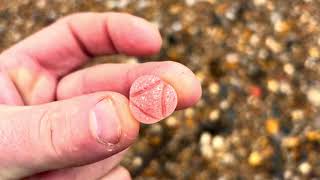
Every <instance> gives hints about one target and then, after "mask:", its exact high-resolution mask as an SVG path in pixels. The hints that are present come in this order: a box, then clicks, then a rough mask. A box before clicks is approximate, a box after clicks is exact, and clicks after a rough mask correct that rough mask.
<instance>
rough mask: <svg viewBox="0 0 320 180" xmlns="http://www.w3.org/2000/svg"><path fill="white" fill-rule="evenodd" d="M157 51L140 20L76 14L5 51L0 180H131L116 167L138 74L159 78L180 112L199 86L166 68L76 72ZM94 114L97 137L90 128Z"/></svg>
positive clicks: (175, 67)
mask: <svg viewBox="0 0 320 180" xmlns="http://www.w3.org/2000/svg"><path fill="white" fill-rule="evenodd" d="M160 46H161V37H160V34H159V32H158V30H157V29H156V28H154V27H153V26H152V25H151V24H150V23H148V22H146V21H145V20H143V19H141V18H138V17H134V16H131V15H128V14H121V13H81V14H75V15H70V16H68V17H65V18H63V19H61V20H59V21H57V22H56V23H54V24H52V25H50V26H49V27H47V28H45V29H43V30H41V31H39V32H37V33H36V34H34V35H32V36H30V37H29V38H27V39H25V40H23V41H21V42H20V43H18V44H16V45H14V46H13V47H11V48H9V49H8V50H6V51H4V52H3V53H2V54H1V55H0V91H1V93H0V103H1V104H2V105H0V118H1V119H0V179H20V178H27V177H28V178H30V179H32V178H36V179H38V178H46V179H98V178H105V179H130V175H129V173H128V172H127V170H126V169H124V168H123V167H119V166H118V163H119V161H120V160H121V158H122V156H123V152H124V150H125V149H127V148H128V147H129V146H130V145H131V144H132V143H133V142H134V140H135V138H136V137H137V134H138V131H139V122H138V121H137V120H135V119H134V118H133V116H132V115H131V113H130V110H129V107H128V94H129V88H130V86H131V83H132V82H133V81H134V80H135V79H136V78H138V77H139V76H141V75H144V74H154V75H157V76H159V77H161V78H162V79H164V80H165V81H166V82H168V83H169V84H171V85H172V86H173V87H174V88H175V90H176V92H177V95H178V106H177V108H178V109H183V108H186V107H189V106H191V105H193V104H195V103H196V101H197V100H198V99H199V98H200V96H201V87H200V84H199V82H198V81H197V79H196V78H195V76H194V74H193V73H192V72H191V71H190V70H189V69H188V68H186V67H185V66H183V65H181V64H178V63H175V62H170V61H167V62H150V63H143V64H134V65H132V64H101V65H97V66H93V67H89V68H85V69H82V70H77V69H78V68H79V67H80V66H81V65H83V64H84V63H86V62H87V61H88V60H89V59H90V58H92V57H95V56H100V55H108V54H115V53H123V54H126V55H133V56H143V55H152V54H155V53H157V52H158V51H159V49H160ZM98 91H99V92H98ZM110 102H112V103H110ZM94 113H96V114H95V115H97V113H98V114H99V116H96V117H98V118H97V126H98V129H100V130H101V131H100V132H101V133H100V134H98V135H97V134H96V132H94V130H92V128H90V127H91V126H90V123H92V122H93V121H92V114H94ZM112 114H113V115H114V116H112ZM102 142H104V143H102Z"/></svg>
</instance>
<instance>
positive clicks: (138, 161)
mask: <svg viewBox="0 0 320 180" xmlns="http://www.w3.org/2000/svg"><path fill="white" fill-rule="evenodd" d="M142 163H143V160H142V158H141V157H139V156H137V157H134V158H133V160H132V166H133V167H135V168H138V167H140V166H141V165H142Z"/></svg>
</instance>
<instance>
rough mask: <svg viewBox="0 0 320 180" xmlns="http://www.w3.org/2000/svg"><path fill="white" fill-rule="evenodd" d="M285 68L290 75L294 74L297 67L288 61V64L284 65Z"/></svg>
mask: <svg viewBox="0 0 320 180" xmlns="http://www.w3.org/2000/svg"><path fill="white" fill-rule="evenodd" d="M283 70H284V72H286V73H287V74H288V75H290V76H291V75H292V74H293V73H294V71H295V69H294V67H293V65H292V64H289V63H287V64H285V65H284V66H283Z"/></svg>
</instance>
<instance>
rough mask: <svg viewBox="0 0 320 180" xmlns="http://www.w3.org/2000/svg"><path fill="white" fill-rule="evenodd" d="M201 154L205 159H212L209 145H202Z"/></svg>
mask: <svg viewBox="0 0 320 180" xmlns="http://www.w3.org/2000/svg"><path fill="white" fill-rule="evenodd" d="M200 150H201V154H202V155H203V156H204V157H205V158H207V159H210V158H212V157H213V151H212V148H211V146H210V145H203V146H201V149H200Z"/></svg>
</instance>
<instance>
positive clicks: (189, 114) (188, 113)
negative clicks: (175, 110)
mask: <svg viewBox="0 0 320 180" xmlns="http://www.w3.org/2000/svg"><path fill="white" fill-rule="evenodd" d="M184 115H185V116H186V118H188V119H190V118H192V117H193V116H194V109H193V108H187V109H186V110H184Z"/></svg>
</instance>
